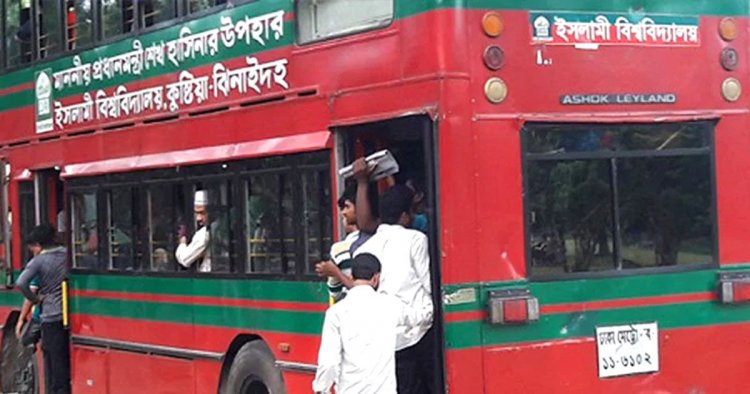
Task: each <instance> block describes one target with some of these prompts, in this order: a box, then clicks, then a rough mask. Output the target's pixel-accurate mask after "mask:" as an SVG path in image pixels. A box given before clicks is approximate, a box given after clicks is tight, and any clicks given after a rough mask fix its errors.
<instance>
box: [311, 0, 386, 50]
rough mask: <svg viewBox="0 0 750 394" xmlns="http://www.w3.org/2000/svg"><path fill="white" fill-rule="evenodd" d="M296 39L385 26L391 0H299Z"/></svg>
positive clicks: (314, 37) (328, 35) (321, 36)
mask: <svg viewBox="0 0 750 394" xmlns="http://www.w3.org/2000/svg"><path fill="white" fill-rule="evenodd" d="M297 13H298V16H297V20H298V27H299V42H300V43H303V44H304V43H306V42H311V41H317V40H323V39H326V38H329V37H335V36H340V35H344V34H353V33H356V32H360V31H363V30H367V29H371V28H376V27H380V26H386V25H388V24H389V23H391V20H393V0H298V1H297Z"/></svg>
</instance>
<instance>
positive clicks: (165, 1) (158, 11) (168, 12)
mask: <svg viewBox="0 0 750 394" xmlns="http://www.w3.org/2000/svg"><path fill="white" fill-rule="evenodd" d="M139 7H140V10H139V15H140V19H141V26H144V27H148V26H152V25H155V24H157V23H160V22H164V21H168V20H170V19H174V18H175V17H176V16H177V9H176V8H175V1H174V0H141V1H140V2H139Z"/></svg>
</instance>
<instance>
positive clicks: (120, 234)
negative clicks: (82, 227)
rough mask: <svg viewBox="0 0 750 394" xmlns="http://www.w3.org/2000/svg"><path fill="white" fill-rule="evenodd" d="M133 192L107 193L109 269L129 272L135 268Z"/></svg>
mask: <svg viewBox="0 0 750 394" xmlns="http://www.w3.org/2000/svg"><path fill="white" fill-rule="evenodd" d="M135 197H136V196H135V193H134V190H133V189H131V188H116V189H113V190H112V191H110V192H109V200H108V203H109V207H108V211H109V229H108V233H109V268H110V269H112V270H116V271H130V270H132V269H133V267H137V266H138V265H137V262H136V261H135V259H136V256H135V254H134V253H133V251H134V242H133V241H134V239H135V230H136V226H135V223H136V220H134V219H135V215H136V213H137V212H136V207H137V204H135V203H134V200H135Z"/></svg>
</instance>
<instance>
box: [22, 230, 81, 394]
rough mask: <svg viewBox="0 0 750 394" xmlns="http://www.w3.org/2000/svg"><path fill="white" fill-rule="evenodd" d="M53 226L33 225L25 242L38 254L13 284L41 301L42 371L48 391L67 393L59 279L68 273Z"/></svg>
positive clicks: (36, 301)
mask: <svg viewBox="0 0 750 394" xmlns="http://www.w3.org/2000/svg"><path fill="white" fill-rule="evenodd" d="M54 239H55V229H54V228H52V226H51V225H49V224H47V223H43V224H40V225H38V226H36V227H34V228H33V229H32V230H31V232H30V233H29V235H28V236H27V237H26V244H27V245H28V246H29V248H31V249H32V250H38V251H39V254H38V255H36V256H34V258H32V259H31V261H29V263H28V264H27V265H26V269H24V271H23V272H22V273H21V276H20V277H19V278H18V281H17V283H16V284H17V286H18V287H19V289H21V292H22V293H23V295H24V297H26V299H28V300H29V301H31V302H32V303H33V304H35V305H37V304H40V303H41V304H42V305H43V307H42V315H41V320H42V352H43V354H44V372H45V374H48V378H47V379H48V382H49V383H48V384H49V388H48V390H49V391H48V392H50V393H54V394H58V393H70V348H69V347H70V338H69V336H68V332H67V330H66V329H65V327H64V326H63V322H62V320H63V313H64V311H63V309H62V296H63V295H62V283H63V281H65V279H66V278H67V277H68V266H67V258H66V251H65V248H63V247H61V246H58V245H56V244H55V241H54ZM32 278H37V279H38V280H39V290H38V292H37V294H34V292H33V291H32V290H31V287H30V284H31V280H32Z"/></svg>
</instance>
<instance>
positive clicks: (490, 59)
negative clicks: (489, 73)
mask: <svg viewBox="0 0 750 394" xmlns="http://www.w3.org/2000/svg"><path fill="white" fill-rule="evenodd" d="M482 58H483V59H484V65H485V66H487V68H489V69H490V70H493V71H497V70H499V69H500V67H502V66H503V63H505V54H504V53H503V50H502V49H501V48H500V47H499V46H497V45H490V46H488V47H487V48H485V49H484V55H483V56H482Z"/></svg>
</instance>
